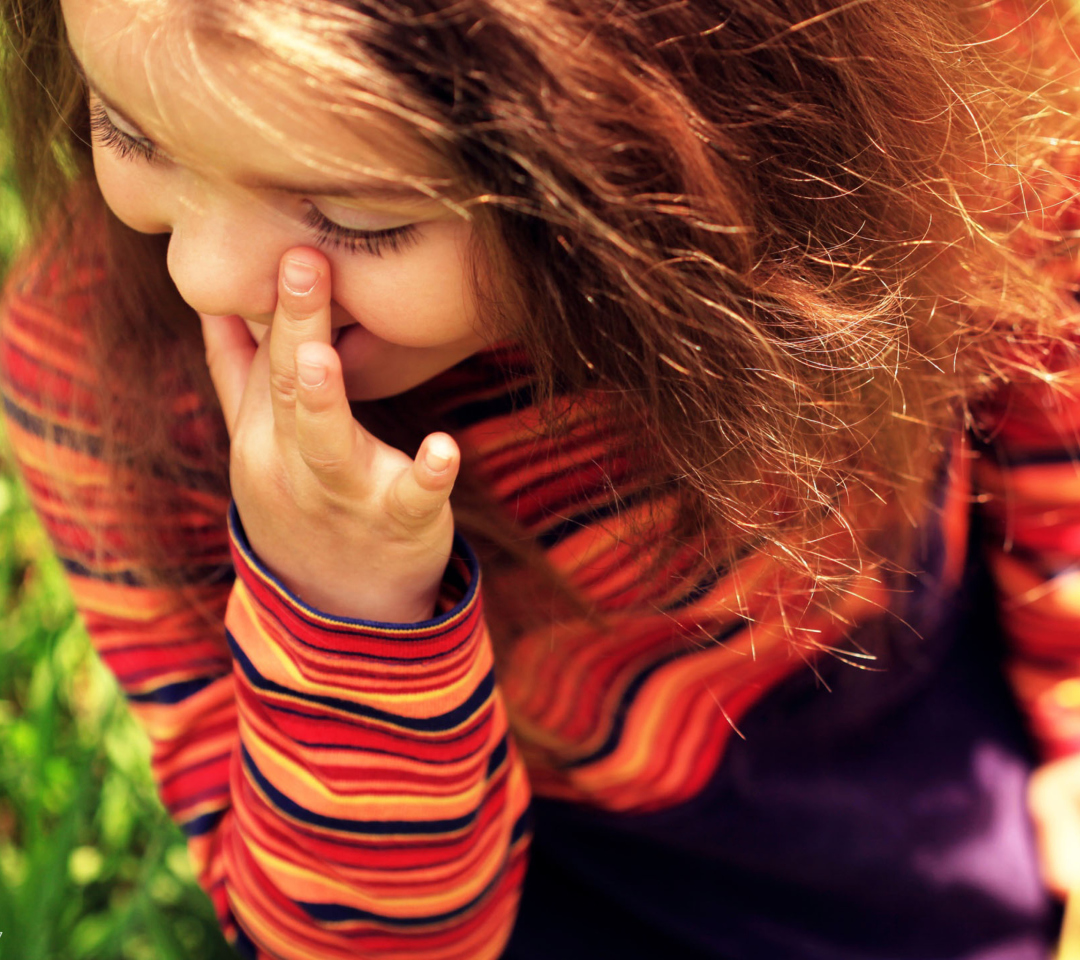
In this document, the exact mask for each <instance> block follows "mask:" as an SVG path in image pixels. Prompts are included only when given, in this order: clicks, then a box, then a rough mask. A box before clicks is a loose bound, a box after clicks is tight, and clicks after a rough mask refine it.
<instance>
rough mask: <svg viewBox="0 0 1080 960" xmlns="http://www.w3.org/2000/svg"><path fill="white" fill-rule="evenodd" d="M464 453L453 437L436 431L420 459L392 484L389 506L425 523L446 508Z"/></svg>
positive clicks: (414, 522)
mask: <svg viewBox="0 0 1080 960" xmlns="http://www.w3.org/2000/svg"><path fill="white" fill-rule="evenodd" d="M460 465H461V454H460V452H459V451H458V447H457V444H456V443H454V440H453V438H452V437H450V436H449V434H445V433H433V434H431V435H430V436H428V437H427V438H425V440H424V442H423V443H422V444H421V445H420V450H419V451H418V452H417V454H416V459H415V460H413V462H412V463H411V464H410V465H409V468H408V469H407V470H403V471H402V472H401V473H400V474H399V475H398V478H397V480H396V481H395V482H394V484H393V485H392V486H391V488H390V491H389V499H388V504H387V509H388V511H389V513H390V514H391V516H393V517H395V518H396V519H397V520H399V521H400V522H402V523H405V524H407V525H409V526H423V525H424V524H425V523H428V522H430V521H432V520H434V519H435V518H436V517H438V516H439V514H440V513H441V512H442V509H443V507H444V506H445V505H446V502H447V500H448V499H449V498H450V491H451V490H453V489H454V481H455V480H456V479H457V474H458V468H459V467H460Z"/></svg>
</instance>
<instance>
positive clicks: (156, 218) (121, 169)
mask: <svg viewBox="0 0 1080 960" xmlns="http://www.w3.org/2000/svg"><path fill="white" fill-rule="evenodd" d="M94 175H95V176H96V177H97V182H98V186H99V187H100V188H101V195H102V196H103V197H104V198H105V202H106V203H107V204H108V205H109V209H111V210H112V212H113V213H115V214H116V216H117V217H118V218H119V219H120V220H121V221H123V222H124V223H125V224H127V225H128V226H129V227H131V229H132V230H138V231H139V232H140V233H165V232H167V231H168V229H169V227H168V224H167V222H166V221H165V219H164V218H163V217H162V216H161V215H160V212H159V211H158V209H157V201H156V199H155V198H156V197H158V196H161V194H162V191H161V188H160V185H159V184H157V182H156V181H157V179H158V178H157V177H156V176H155V175H154V173H153V172H152V171H150V170H148V168H147V167H146V165H145V164H136V163H128V162H127V161H124V160H119V159H117V158H116V157H114V156H112V155H110V154H109V153H107V152H106V151H105V150H103V149H101V148H100V147H95V148H94Z"/></svg>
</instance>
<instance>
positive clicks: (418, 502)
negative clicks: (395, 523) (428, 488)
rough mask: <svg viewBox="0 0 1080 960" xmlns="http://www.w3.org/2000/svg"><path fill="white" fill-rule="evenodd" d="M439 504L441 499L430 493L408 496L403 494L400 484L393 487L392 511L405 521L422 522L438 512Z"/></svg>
mask: <svg viewBox="0 0 1080 960" xmlns="http://www.w3.org/2000/svg"><path fill="white" fill-rule="evenodd" d="M441 506H442V502H441V500H439V499H436V498H433V497H431V496H430V495H420V496H412V497H408V496H405V495H404V493H403V491H402V490H401V488H400V486H398V487H395V488H394V493H393V513H394V514H395V515H396V516H397V517H398V518H399V519H400V520H403V521H405V522H408V523H413V524H419V523H424V522H426V521H428V520H430V519H431V517H433V516H434V515H435V514H436V513H438V511H439V508H440V507H441Z"/></svg>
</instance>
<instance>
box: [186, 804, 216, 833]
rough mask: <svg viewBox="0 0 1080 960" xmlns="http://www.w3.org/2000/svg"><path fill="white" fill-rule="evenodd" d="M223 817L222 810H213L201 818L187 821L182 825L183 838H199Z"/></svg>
mask: <svg viewBox="0 0 1080 960" xmlns="http://www.w3.org/2000/svg"><path fill="white" fill-rule="evenodd" d="M224 815H225V811H224V810H214V811H213V812H211V813H204V814H203V815H202V816H201V817H196V818H195V819H194V820H189V821H188V822H187V823H185V824H183V826H182V827H181V829H182V830H183V831H184V835H185V836H188V837H201V836H203V835H204V834H207V833H209V832H210V831H211V830H213V829H214V828H215V827H216V826H217V825H218V821H219V820H220V819H221V818H222V817H223V816H224Z"/></svg>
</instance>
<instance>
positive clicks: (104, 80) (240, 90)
mask: <svg viewBox="0 0 1080 960" xmlns="http://www.w3.org/2000/svg"><path fill="white" fill-rule="evenodd" d="M193 6H194V4H190V5H189V3H187V2H179V3H173V2H171V0H62V7H63V12H64V19H65V21H66V23H67V28H68V37H69V41H70V43H71V47H72V49H73V51H74V53H75V56H76V58H77V59H78V61H79V62H80V63H81V65H82V66H83V69H84V71H85V73H86V74H87V78H88V80H89V81H90V83H91V85H92V86H93V87H94V89H95V92H97V93H99V94H101V95H102V97H103V98H104V99H105V101H106V102H107V103H109V104H110V105H114V106H115V107H116V108H117V109H118V110H119V111H120V113H121V117H122V119H126V120H129V121H131V122H132V123H134V124H135V125H136V126H137V127H138V129H139V132H141V133H143V134H144V135H145V136H147V137H149V138H150V139H152V140H153V141H154V142H155V144H157V145H158V146H159V147H160V148H161V149H162V150H164V151H165V152H166V153H167V154H168V155H169V156H170V157H171V158H173V159H175V160H177V161H178V162H181V163H183V164H185V165H189V166H192V167H196V168H199V169H202V170H205V171H207V172H210V171H212V172H213V173H214V174H216V175H218V176H224V177H227V178H230V179H238V180H241V179H244V178H245V177H247V178H249V179H250V178H251V175H253V174H254V175H255V179H268V180H269V179H274V178H275V177H277V176H282V175H286V174H287V175H288V176H291V177H292V178H293V179H295V175H296V174H297V172H299V171H300V170H301V169H303V170H305V171H306V173H307V174H308V175H309V177H310V178H316V179H318V180H320V181H326V180H331V179H336V180H345V179H348V180H356V181H361V182H363V183H365V184H370V186H371V187H372V188H375V187H377V186H379V185H380V183H381V184H382V185H383V186H385V187H387V188H390V187H397V188H398V192H399V193H400V192H401V187H402V185H403V183H404V184H405V185H407V186H408V187H409V188H410V189H415V190H416V191H418V193H419V194H421V195H428V196H434V195H437V194H439V193H440V192H442V191H443V190H444V189H445V188H446V187H448V186H449V177H448V165H447V164H446V162H445V160H444V159H443V158H442V157H440V156H439V155H438V154H437V153H436V151H435V150H434V149H432V147H431V146H430V144H428V143H426V142H425V141H424V140H422V139H421V138H420V136H419V135H418V134H417V133H416V132H415V129H414V128H412V127H410V126H409V125H407V124H406V123H405V122H404V121H402V120H400V119H398V118H396V117H393V116H391V115H390V114H389V113H388V112H387V111H386V110H383V109H379V108H378V107H376V106H373V105H370V104H365V103H364V100H363V96H362V95H361V96H359V97H352V98H349V99H347V100H343V98H340V97H339V98H335V97H333V96H332V95H331V94H330V93H328V89H329V88H328V87H327V86H326V85H325V84H324V85H321V86H320V84H318V83H317V81H316V79H315V78H314V77H313V76H312V75H311V73H309V72H307V71H304V70H300V69H298V68H296V67H290V66H289V65H288V64H287V63H282V62H280V61H277V60H274V59H271V58H269V57H266V56H260V55H259V54H258V53H257V52H255V50H254V48H253V47H252V46H250V45H248V44H245V43H243V42H242V41H240V40H238V39H232V40H226V39H225V38H223V37H220V36H218V37H215V36H208V35H207V34H206V32H205V31H203V32H197V31H196V30H194V29H193V25H192V17H191V16H190V15H189V14H188V12H187V10H189V9H190V7H193ZM185 8H187V10H186V9H185ZM290 26H291V28H292V29H294V30H295V29H296V24H295V23H294V24H291V25H290ZM283 29H284V27H283Z"/></svg>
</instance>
